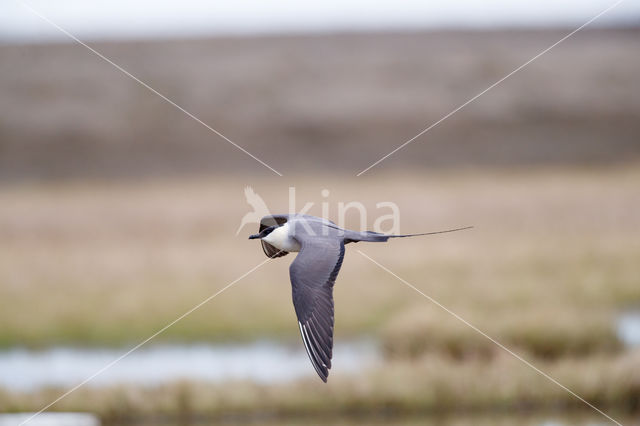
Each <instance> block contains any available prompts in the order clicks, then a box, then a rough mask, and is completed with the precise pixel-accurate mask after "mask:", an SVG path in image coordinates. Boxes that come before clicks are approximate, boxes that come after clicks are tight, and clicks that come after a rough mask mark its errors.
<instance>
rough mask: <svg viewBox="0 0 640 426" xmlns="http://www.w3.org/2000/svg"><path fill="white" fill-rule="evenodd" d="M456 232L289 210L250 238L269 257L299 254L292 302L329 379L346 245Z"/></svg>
mask: <svg viewBox="0 0 640 426" xmlns="http://www.w3.org/2000/svg"><path fill="white" fill-rule="evenodd" d="M459 229H466V228H459ZM457 230H458V229H453V230H449V231H440V232H429V233H424V234H407V235H386V234H381V233H378V232H371V231H363V232H358V231H352V230H348V229H343V228H340V227H339V226H337V225H336V224H335V223H333V222H331V221H329V220H326V219H322V218H319V217H315V216H310V215H303V214H290V215H272V216H265V217H263V218H262V219H261V221H260V232H259V233H258V234H255V235H251V236H250V237H249V238H250V239H260V240H261V243H262V249H263V250H264V252H265V254H266V255H267V256H268V257H270V258H276V257H281V256H285V255H287V254H288V253H289V252H299V253H298V255H297V256H296V258H295V259H294V261H293V262H292V263H291V266H290V267H289V277H290V279H291V287H292V292H293V305H294V308H295V311H296V315H297V317H298V327H299V328H300V334H301V335H302V341H303V342H304V346H305V349H306V350H307V354H308V355H309V359H310V360H311V364H312V365H313V367H314V368H315V370H316V372H317V373H318V375H319V376H320V378H321V379H322V380H323V381H325V382H326V381H327V377H328V375H329V369H330V368H331V358H332V353H333V325H334V314H333V285H334V283H335V281H336V277H337V276H338V272H339V271H340V267H341V266H342V260H343V259H344V252H345V247H344V246H345V244H348V243H352V242H353V243H355V242H359V241H369V242H385V241H387V240H388V239H389V238H400V237H411V236H417V235H429V234H438V233H443V232H451V231H457Z"/></svg>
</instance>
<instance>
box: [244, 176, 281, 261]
mask: <svg viewBox="0 0 640 426" xmlns="http://www.w3.org/2000/svg"><path fill="white" fill-rule="evenodd" d="M247 188H250V187H247ZM288 219H289V216H288V215H284V214H274V215H269V216H265V217H263V218H262V219H260V231H259V232H262V231H263V230H264V229H265V228H268V227H270V226H274V225H282V224H283V223H286V222H287V220H288ZM260 242H261V243H262V251H264V254H266V255H267V257H270V258H271V259H275V258H276V257H282V256H286V255H287V254H289V252H288V251H282V250H278V249H277V248H275V247H274V246H272V245H271V244H269V243H266V242H264V241H262V240H260Z"/></svg>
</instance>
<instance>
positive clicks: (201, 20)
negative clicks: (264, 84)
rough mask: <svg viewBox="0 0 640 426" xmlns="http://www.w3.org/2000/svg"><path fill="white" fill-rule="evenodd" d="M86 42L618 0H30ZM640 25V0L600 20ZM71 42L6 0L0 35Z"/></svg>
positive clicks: (499, 22)
mask: <svg viewBox="0 0 640 426" xmlns="http://www.w3.org/2000/svg"><path fill="white" fill-rule="evenodd" d="M24 1H25V2H26V3H28V4H30V5H31V6H32V7H33V8H35V9H36V10H38V11H39V12H40V13H42V14H43V15H45V16H47V17H48V18H49V19H50V20H51V21H53V22H55V23H56V24H58V25H59V26H61V27H63V28H65V29H66V30H67V31H69V32H71V33H72V34H74V35H76V36H77V37H79V38H81V39H83V40H100V39H126V38H154V37H164V38H167V37H193V36H202V35H229V34H273V33H307V32H333V31H359V30H369V31H375V30H412V29H433V28H504V27H522V26H529V27H548V26H564V27H577V26H579V25H581V24H583V23H584V22H586V21H587V20H589V19H590V18H592V17H593V16H594V15H596V14H597V13H599V12H600V11H602V10H604V9H605V8H607V7H608V6H610V5H612V4H614V3H615V2H616V1H615V0H588V1H585V0H555V1H554V0H537V1H531V0H527V1H519V0H515V1H514V0H450V1H444V0H441V1H438V2H433V1H432V2H429V1H417V0H407V1H370V0H351V1H340V0H325V1H322V2H306V1H299V0H236V1H226V0H225V1H215V0H170V1H158V0H109V1H100V0H96V1H89V0H55V1H54V0H24ZM621 23H624V24H639V23H640V0H624V1H622V3H620V4H619V5H617V6H616V7H615V8H614V9H612V10H610V11H609V12H607V13H606V14H605V15H603V16H602V17H601V18H599V19H598V20H597V21H596V22H594V24H593V25H594V26H598V25H615V24H621ZM49 40H56V41H59V40H66V38H65V36H64V35H63V34H61V33H60V32H59V31H58V30H56V29H55V28H53V27H52V26H51V25H50V24H48V23H46V22H44V21H43V20H42V19H40V18H39V17H37V16H36V15H35V14H34V13H33V12H31V11H30V10H29V9H28V8H27V7H25V6H24V4H23V1H22V0H2V1H1V2H0V41H2V42H11V41H15V42H23V41H49Z"/></svg>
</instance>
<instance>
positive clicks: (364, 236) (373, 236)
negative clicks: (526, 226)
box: [344, 226, 473, 243]
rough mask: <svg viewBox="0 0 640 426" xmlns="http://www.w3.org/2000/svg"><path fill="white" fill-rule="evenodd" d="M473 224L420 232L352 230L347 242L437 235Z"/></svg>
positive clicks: (466, 227)
mask: <svg viewBox="0 0 640 426" xmlns="http://www.w3.org/2000/svg"><path fill="white" fill-rule="evenodd" d="M471 228H473V226H465V227H463V228H455V229H447V230H444V231H435V232H422V233H419V234H381V233H379V232H373V231H363V232H353V231H351V232H350V233H349V234H348V235H346V238H345V240H344V241H345V243H357V242H358V241H368V242H374V243H384V242H386V241H387V240H389V238H405V237H419V236H421V235H435V234H446V233H447V232H456V231H463V230H465V229H471Z"/></svg>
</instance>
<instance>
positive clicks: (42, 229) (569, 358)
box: [0, 164, 640, 421]
mask: <svg viewBox="0 0 640 426" xmlns="http://www.w3.org/2000/svg"><path fill="white" fill-rule="evenodd" d="M638 182H640V167H638V166H637V165H635V164H632V165H629V166H626V167H617V168H614V167H599V168H573V169H568V168H563V169H553V168H545V169H540V168H538V169H529V170H528V169H519V170H503V171H495V170H493V171H487V170H475V171H465V172H456V173H453V172H430V173H422V174H419V173H406V174H402V173H400V174H397V173H396V174H394V175H393V177H392V176H391V175H385V174H383V173H376V174H371V176H364V177H361V178H358V179H354V178H351V179H346V178H345V177H344V176H336V175H318V176H314V177H313V178H312V177H304V178H303V177H296V176H291V177H285V178H275V177H274V178H263V179H261V180H260V181H259V184H255V185H254V189H255V190H256V192H258V193H259V194H260V195H261V196H262V197H263V198H264V199H265V200H267V203H268V204H269V207H270V208H271V209H272V211H274V212H281V211H286V210H287V193H288V190H287V188H288V186H290V185H295V187H296V196H297V200H298V208H300V207H301V206H302V205H303V204H304V203H305V202H307V201H314V202H315V205H314V207H313V208H312V209H311V213H315V214H320V213H321V211H320V210H321V204H320V203H322V202H323V201H325V202H328V203H329V210H330V216H331V217H332V218H335V217H334V216H335V214H336V211H337V209H336V205H337V202H338V201H345V202H347V201H354V200H357V201H361V202H363V203H364V204H365V205H366V206H367V207H369V223H368V225H369V226H371V224H372V222H373V220H374V219H375V214H376V212H377V210H376V208H375V204H376V202H380V201H393V202H395V203H397V204H398V206H399V208H400V211H401V223H400V225H401V230H402V232H419V231H431V230H438V229H444V228H450V227H457V226H464V225H474V226H475V228H474V229H473V230H471V231H465V232H460V233H455V234H446V235H439V236H432V237H425V238H415V239H405V240H399V241H393V242H391V243H389V244H386V245H383V244H379V245H375V244H369V245H365V244H358V245H350V246H348V250H347V255H346V261H345V264H344V266H343V268H342V271H341V274H340V276H339V278H338V281H337V284H336V288H335V300H336V334H337V337H338V338H348V337H351V336H362V335H369V336H373V337H374V338H377V339H379V340H380V342H381V344H382V346H383V349H384V354H385V360H384V362H383V364H382V365H381V366H379V367H378V368H376V369H375V370H373V371H368V372H366V373H365V374H362V375H357V376H341V375H334V376H332V377H331V380H330V382H329V385H328V386H325V387H321V386H318V385H317V383H316V382H315V381H303V382H299V383H293V384H290V385H281V386H275V387H269V388H267V387H262V386H259V385H254V384H249V383H235V384H233V385H228V386H224V387H219V386H213V385H206V384H198V383H182V384H174V385H167V386H164V387H160V388H154V389H144V388H140V389H136V388H121V387H118V388H109V389H81V390H79V391H78V392H76V393H74V394H73V395H71V396H69V397H68V398H66V399H65V400H64V401H62V402H61V403H60V404H59V405H58V406H56V408H58V409H70V410H76V409H83V410H87V409H88V410H90V411H95V412H98V413H100V414H101V415H102V416H103V418H105V419H111V420H112V421H116V420H118V419H122V418H123V417H124V418H126V417H127V416H143V417H144V416H145V415H151V413H156V414H163V413H164V414H167V415H173V416H176V415H180V413H183V414H184V415H188V416H196V417H197V416H199V415H202V416H213V417H215V416H224V415H226V414H233V413H236V414H238V413H242V412H244V413H246V412H250V413H251V412H254V413H267V414H273V415H285V414H286V415H295V414H296V413H314V412H315V413H321V412H322V413H325V414H332V413H333V414H335V415H345V414H348V413H360V412H368V411H370V410H374V411H375V410H378V411H379V412H380V413H383V414H384V413H422V412H438V411H447V410H452V409H456V410H471V411H473V410H483V409H497V410H502V409H511V410H515V409H523V408H545V409H558V408H563V407H564V408H567V407H576V408H577V407H581V408H582V406H581V403H580V402H579V401H577V400H575V399H574V398H573V397H572V396H570V395H569V394H567V393H566V392H564V391H563V390H562V389H560V388H558V387H557V386H555V385H554V384H552V383H550V382H549V381H547V380H546V379H544V378H543V377H541V376H539V375H537V374H536V373H535V372H533V371H531V370H530V369H528V368H527V367H526V366H524V365H523V364H521V363H520V362H518V361H517V360H514V359H513V358H511V357H510V356H508V355H507V354H505V353H504V352H502V351H501V350H500V349H499V348H497V347H496V346H495V345H493V344H492V343H491V342H489V341H488V340H486V339H484V338H483V337H481V336H479V335H478V334H477V333H475V332H474V331H473V330H470V329H469V328H468V327H467V326H465V325H464V324H462V323H460V322H459V321H458V320H456V319H455V318H454V317H452V316H451V315H450V314H448V313H447V312H445V311H444V310H442V309H441V308H439V307H438V306H436V305H435V304H433V303H431V302H430V301H429V300H427V299H425V298H424V297H422V296H421V295H419V294H418V293H417V292H415V291H414V290H412V289H410V288H408V287H407V286H405V285H404V284H403V283H402V282H400V281H399V280H397V279H396V278H394V277H393V276H391V275H389V274H387V273H386V272H384V271H382V270H381V269H380V268H379V267H377V266H376V265H374V264H373V263H371V262H370V261H369V260H367V259H366V258H365V257H363V256H362V255H361V254H359V253H358V250H361V251H362V252H363V253H365V254H367V255H368V256H370V257H372V258H373V259H375V260H377V261H379V262H380V263H382V264H383V265H385V266H386V267H388V268H389V269H391V270H392V271H393V272H394V273H396V274H397V275H399V276H400V277H402V278H403V279H405V280H407V281H408V282H410V283H411V284H412V285H414V286H416V287H417V288H419V289H420V290H421V291H423V292H424V293H425V294H427V295H429V296H431V297H433V298H434V299H436V300H437V301H439V302H440V303H442V304H443V305H445V306H446V307H447V308H449V309H451V310H453V311H454V312H456V313H457V314H459V315H460V316H462V317H463V318H465V319H467V320H468V321H470V322H471V323H473V324H474V325H476V326H477V327H479V328H480V329H482V330H483V331H485V332H487V333H488V334H490V335H491V336H493V337H495V338H497V339H498V340H500V341H501V342H503V343H504V344H505V345H507V346H508V347H510V348H512V349H513V350H515V351H517V352H518V353H520V354H523V355H524V356H526V357H527V358H528V359H530V360H533V361H534V363H535V364H536V365H539V366H540V367H541V368H543V370H545V371H547V372H549V373H550V374H551V375H553V376H554V377H556V378H557V379H558V380H559V381H560V382H562V383H564V384H566V385H567V386H569V387H570V388H571V389H573V390H574V391H576V392H577V393H579V394H581V395H583V396H584V397H586V398H587V399H588V400H590V401H592V402H594V403H597V404H600V405H602V406H603V407H607V408H609V409H612V410H623V411H625V412H633V411H634V410H637V409H638V407H639V403H640V376H638V374H637V373H638V369H637V368H635V367H636V366H637V365H638V363H639V362H640V358H639V357H640V354H639V353H638V352H637V351H636V352H634V351H631V350H630V349H626V348H624V347H623V346H622V345H621V343H620V342H619V341H618V339H617V337H616V334H615V328H614V320H615V317H616V315H617V314H619V313H620V312H622V311H624V310H626V309H630V308H634V307H637V306H638V305H640V281H639V280H640V278H639V277H640V262H638V259H640V191H638V185H637V183H638ZM248 183H251V180H250V179H242V178H233V177H226V178H221V177H215V178H214V177H202V178H193V179H184V180H171V181H144V180H143V181H139V182H135V183H133V182H121V183H113V182H111V183H105V182H102V183H101V182H92V183H90V182H85V183H58V184H46V185H44V184H43V185H40V184H26V183H25V184H21V185H5V186H2V187H0V205H2V209H0V238H1V239H2V244H1V245H0V300H1V301H2V309H1V310H0V324H2V327H1V328H0V342H1V344H2V345H3V346H16V345H28V346H34V347H39V346H47V345H52V344H56V345H58V344H74V345H116V346H119V345H123V346H124V345H128V344H132V343H137V342H138V341H141V340H143V339H144V338H146V337H147V336H149V335H151V334H152V333H154V332H155V331H156V330H158V329H160V328H161V327H163V326H164V325H165V324H167V323H168V322H170V321H172V320H173V319H174V318H176V317H177V316H179V315H180V314H182V313H183V312H185V311H186V310H188V309H189V308H191V307H192V306H194V305H196V304H197V303H199V302H200V301H201V300H203V299H204V298H206V297H208V296H210V295H212V294H214V293H215V292H216V291H218V290H219V289H220V288H222V287H223V286H225V285H226V284H227V283H229V282H231V281H233V280H234V279H236V278H237V277H239V276H241V275H242V274H244V273H245V272H246V271H247V270H249V269H250V268H252V267H253V266H255V265H257V264H258V263H260V262H261V261H262V260H263V259H264V255H263V253H262V251H261V249H260V248H259V246H258V244H257V243H256V242H255V241H248V240H247V239H246V236H247V235H248V234H249V233H253V232H254V229H253V228H249V227H246V228H245V229H243V230H242V231H241V232H240V234H239V235H238V236H235V231H236V229H237V227H238V225H239V222H240V218H241V217H242V215H243V214H244V213H245V212H246V211H248V210H249V208H248V206H247V205H246V204H245V201H244V195H243V188H244V186H245V185H246V184H248ZM324 188H326V189H329V190H330V195H329V197H327V198H324V197H322V196H321V194H320V191H321V189H324ZM221 200H224V202H222V201H221ZM378 213H379V214H385V213H388V212H387V211H378ZM348 225H352V226H354V227H358V226H359V224H358V221H357V216H356V215H355V214H353V215H352V216H349V217H348ZM291 258H292V256H291V255H290V256H289V257H285V258H283V259H278V260H275V261H270V262H268V263H267V264H265V265H264V266H262V267H260V268H259V270H257V271H255V272H254V273H252V274H251V275H249V276H248V277H246V278H244V279H243V280H241V281H240V282H238V283H237V284H236V285H234V286H233V287H231V288H230V289H228V290H227V291H226V292H225V293H223V294H221V295H220V296H219V297H217V298H215V299H213V300H211V301H210V302H209V303H207V304H206V305H204V306H203V307H202V308H200V309H199V310H198V311H196V312H194V313H193V314H192V315H190V316H188V317H187V318H185V319H184V320H182V321H180V322H179V323H178V324H176V325H175V326H174V327H171V328H170V329H168V330H167V331H166V332H165V333H163V334H161V335H160V336H158V337H157V338H156V339H155V341H157V342H160V341H165V342H166V341H223V340H224V341H229V340H248V339H255V338H265V337H267V338H276V339H292V340H293V339H298V330H297V328H296V323H295V314H294V311H293V307H292V305H291V294H290V284H289V281H288V264H289V262H290V260H291ZM302 390H304V392H302ZM58 392H59V390H42V391H39V392H36V393H33V394H9V393H0V407H4V409H6V410H24V409H35V408H39V406H40V405H42V403H43V402H46V401H48V400H51V399H54V398H52V397H54V396H57V394H58Z"/></svg>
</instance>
